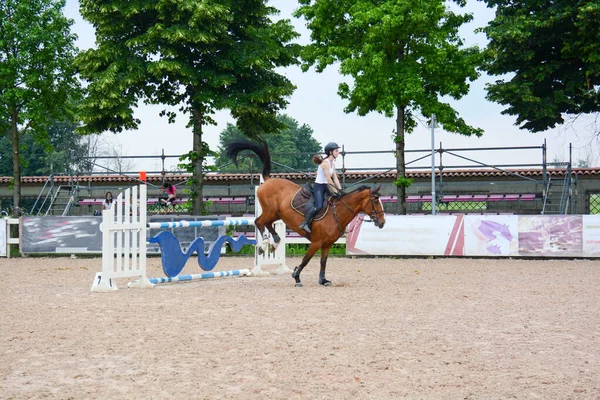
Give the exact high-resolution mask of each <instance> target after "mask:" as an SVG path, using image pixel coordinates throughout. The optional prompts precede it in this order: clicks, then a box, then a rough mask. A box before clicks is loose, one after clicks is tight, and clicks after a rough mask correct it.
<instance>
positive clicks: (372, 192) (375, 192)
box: [371, 185, 381, 194]
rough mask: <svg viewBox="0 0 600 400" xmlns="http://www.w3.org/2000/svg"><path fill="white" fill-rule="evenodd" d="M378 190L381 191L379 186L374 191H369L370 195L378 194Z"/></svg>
mask: <svg viewBox="0 0 600 400" xmlns="http://www.w3.org/2000/svg"><path fill="white" fill-rule="evenodd" d="M379 189H381V185H379V186H377V187H376V188H375V189H371V194H377V193H379Z"/></svg>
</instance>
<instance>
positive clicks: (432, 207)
mask: <svg viewBox="0 0 600 400" xmlns="http://www.w3.org/2000/svg"><path fill="white" fill-rule="evenodd" d="M431 215H435V114H431Z"/></svg>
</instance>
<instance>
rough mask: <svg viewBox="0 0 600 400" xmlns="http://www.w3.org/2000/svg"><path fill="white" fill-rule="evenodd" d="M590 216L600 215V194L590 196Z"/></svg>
mask: <svg viewBox="0 0 600 400" xmlns="http://www.w3.org/2000/svg"><path fill="white" fill-rule="evenodd" d="M588 204H589V205H590V206H589V210H590V214H600V193H590V195H589V196H588Z"/></svg>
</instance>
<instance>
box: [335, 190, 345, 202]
mask: <svg viewBox="0 0 600 400" xmlns="http://www.w3.org/2000/svg"><path fill="white" fill-rule="evenodd" d="M343 195H344V193H342V191H341V190H338V191H337V192H335V193H334V194H333V197H335V198H336V199H337V200H339V199H341V198H342V196H343Z"/></svg>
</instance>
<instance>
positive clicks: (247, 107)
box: [77, 0, 298, 215]
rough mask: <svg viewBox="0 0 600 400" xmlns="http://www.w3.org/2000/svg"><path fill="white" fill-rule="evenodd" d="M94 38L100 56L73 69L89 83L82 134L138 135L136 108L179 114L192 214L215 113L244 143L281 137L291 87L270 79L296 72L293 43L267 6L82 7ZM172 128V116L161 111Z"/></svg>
mask: <svg viewBox="0 0 600 400" xmlns="http://www.w3.org/2000/svg"><path fill="white" fill-rule="evenodd" d="M81 12H82V14H83V17H84V18H85V19H86V20H87V21H89V22H90V23H91V24H92V25H93V26H94V27H95V28H96V45H97V48H95V49H90V50H87V51H85V52H83V53H82V54H81V55H80V56H79V57H78V59H77V63H78V66H79V67H80V72H81V75H82V77H83V78H84V79H86V80H87V81H88V82H89V86H88V91H89V96H88V97H87V98H86V99H85V100H84V103H83V107H82V118H83V122H84V124H85V125H84V127H83V129H82V131H83V132H84V133H96V132H103V131H106V130H110V131H113V132H120V131H122V130H123V129H136V128H137V127H138V125H139V123H140V121H139V120H137V119H135V118H134V117H133V108H134V107H135V106H136V105H137V104H138V102H139V101H143V102H144V103H146V104H164V105H169V106H175V105H177V106H180V108H179V112H180V113H182V114H187V115H188V116H189V125H188V126H189V127H191V128H192V136H193V140H192V147H191V148H192V151H190V153H188V155H187V156H186V157H187V159H188V160H189V161H190V163H191V164H192V165H191V170H192V171H193V178H192V180H191V183H192V189H191V192H190V196H191V198H192V212H193V213H194V214H196V215H200V214H201V213H202V208H203V204H202V184H203V176H204V172H203V165H204V164H205V158H206V155H207V153H210V149H209V147H208V144H207V143H206V142H204V140H203V129H204V127H205V126H206V125H207V124H214V123H215V122H214V120H213V119H212V118H211V116H212V115H213V113H214V112H215V111H216V110H222V109H228V110H230V111H231V114H232V116H233V117H234V118H235V119H236V121H237V126H238V127H239V128H240V129H241V131H242V132H244V134H245V135H247V136H249V137H253V136H258V135H260V134H262V133H263V132H273V131H277V130H278V129H280V128H281V126H280V124H279V123H278V122H277V120H276V118H275V117H276V113H277V111H278V110H280V109H282V108H284V107H285V106H286V105H287V101H286V98H287V97H288V96H289V95H291V93H292V92H293V90H294V86H293V85H292V84H291V82H290V81H289V80H288V79H287V78H285V77H284V76H282V75H279V74H278V73H276V72H275V71H274V69H275V68H276V67H285V66H288V65H291V64H295V63H297V52H298V50H297V49H298V45H295V44H293V43H291V41H292V40H293V39H294V38H296V37H297V36H298V35H297V33H296V32H295V31H294V30H293V27H292V25H291V24H290V22H289V20H280V21H277V22H273V21H272V19H271V16H272V15H274V14H276V13H277V10H276V9H275V8H273V7H268V6H267V5H266V0H247V1H241V0H236V1H232V0H214V1H210V2H207V1H199V0H192V1H184V2H173V1H171V0H157V1H143V2H132V1H125V0H103V1H100V0H82V1H81ZM161 114H162V115H164V116H166V117H168V118H169V121H170V122H172V121H174V120H175V118H176V116H177V115H176V113H175V112H170V111H169V112H167V111H163V112H162V113H161Z"/></svg>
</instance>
